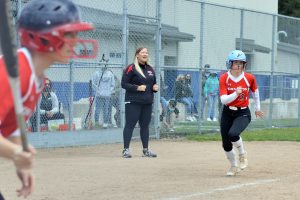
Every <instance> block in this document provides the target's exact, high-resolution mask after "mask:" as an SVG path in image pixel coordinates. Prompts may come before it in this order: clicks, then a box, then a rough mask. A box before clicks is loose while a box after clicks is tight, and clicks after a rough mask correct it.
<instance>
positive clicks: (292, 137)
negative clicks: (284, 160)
mask: <svg viewBox="0 0 300 200" xmlns="http://www.w3.org/2000/svg"><path fill="white" fill-rule="evenodd" d="M176 132H177V130H176ZM186 137H187V139H189V140H194V141H199V142H200V141H220V140H221V136H220V134H219V133H205V134H195V133H194V134H188V135H186ZM242 137H243V140H245V141H300V128H273V129H264V130H256V131H254V130H250V131H245V132H244V133H242Z"/></svg>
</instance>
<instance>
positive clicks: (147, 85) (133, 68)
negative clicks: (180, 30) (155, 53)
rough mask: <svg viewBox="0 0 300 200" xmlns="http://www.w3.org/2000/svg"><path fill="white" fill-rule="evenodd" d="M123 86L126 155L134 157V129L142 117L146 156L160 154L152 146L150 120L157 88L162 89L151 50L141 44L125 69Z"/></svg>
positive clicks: (143, 142) (144, 154) (140, 123)
mask: <svg viewBox="0 0 300 200" xmlns="http://www.w3.org/2000/svg"><path fill="white" fill-rule="evenodd" d="M121 84H122V88H124V89H125V90H126V94H125V119H126V123H125V127H124V130H123V139H124V149H123V152H122V154H123V155H122V156H123V157H124V158H131V157H132V156H131V154H130V151H129V145H130V141H131V138H132V132H133V129H134V127H135V125H136V123H137V122H138V121H139V125H140V136H141V140H142V145H143V156H145V157H156V156H157V155H156V154H155V153H153V152H152V151H150V150H149V149H148V143H149V124H150V121H151V114H152V104H153V97H154V92H157V91H158V85H157V84H156V76H155V72H154V70H153V68H152V67H151V66H150V65H149V55H148V50H147V48H145V47H140V48H138V49H137V50H136V52H135V56H134V63H133V64H131V65H129V66H127V67H126V69H125V70H124V71H123V76H122V83H121Z"/></svg>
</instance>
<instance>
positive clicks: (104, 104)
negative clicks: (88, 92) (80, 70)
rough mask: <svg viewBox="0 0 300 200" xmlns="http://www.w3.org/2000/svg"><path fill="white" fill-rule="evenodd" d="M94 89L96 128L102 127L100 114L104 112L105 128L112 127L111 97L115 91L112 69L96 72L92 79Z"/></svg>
mask: <svg viewBox="0 0 300 200" xmlns="http://www.w3.org/2000/svg"><path fill="white" fill-rule="evenodd" d="M92 87H93V91H94V94H95V115H94V117H95V127H96V128H99V127H100V122H99V118H100V112H101V110H102V114H103V115H102V116H103V125H102V127H103V128H108V127H109V126H112V124H111V113H112V103H111V96H112V94H113V92H114V89H115V76H114V74H113V72H112V71H111V70H110V69H107V68H106V67H104V68H102V70H101V71H95V73H94V74H93V77H92Z"/></svg>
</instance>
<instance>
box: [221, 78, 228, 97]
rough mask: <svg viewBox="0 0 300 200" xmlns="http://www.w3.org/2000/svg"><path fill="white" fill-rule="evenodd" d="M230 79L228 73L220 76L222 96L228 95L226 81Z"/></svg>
mask: <svg viewBox="0 0 300 200" xmlns="http://www.w3.org/2000/svg"><path fill="white" fill-rule="evenodd" d="M227 77H228V74H227V73H224V74H222V75H221V76H220V80H219V83H220V96H222V95H227V88H226V79H227Z"/></svg>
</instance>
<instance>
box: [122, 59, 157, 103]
mask: <svg viewBox="0 0 300 200" xmlns="http://www.w3.org/2000/svg"><path fill="white" fill-rule="evenodd" d="M140 67H141V69H142V71H143V73H144V75H145V77H143V76H142V75H141V74H140V73H139V72H137V70H136V69H135V66H134V64H131V65H129V66H127V67H126V68H125V70H124V71H123V76H122V82H121V85H122V88H124V89H125V90H126V93H125V102H136V103H141V104H151V103H153V98H154V94H153V93H154V92H155V91H153V90H152V88H153V85H154V84H156V76H155V72H154V70H153V68H152V67H151V66H150V65H142V64H140ZM140 85H146V91H145V92H141V91H138V90H137V88H138V86H140Z"/></svg>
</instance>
